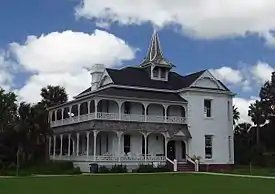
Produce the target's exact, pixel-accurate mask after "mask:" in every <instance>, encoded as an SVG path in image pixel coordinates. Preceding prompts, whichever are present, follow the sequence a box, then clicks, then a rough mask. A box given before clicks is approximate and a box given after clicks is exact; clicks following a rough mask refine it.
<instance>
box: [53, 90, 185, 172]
mask: <svg viewBox="0 0 275 194" xmlns="http://www.w3.org/2000/svg"><path fill="white" fill-rule="evenodd" d="M120 91H121V90H120ZM131 92H133V91H131ZM143 92H144V91H143ZM144 93H145V94H146V95H147V98H144V96H142V94H140V92H139V99H137V98H133V97H128V96H129V91H128V93H127V95H128V96H125V94H123V93H121V92H119V93H118V94H120V95H123V98H121V97H120V96H119V95H118V94H117V95H116V96H110V95H105V96H102V95H98V94H97V95H95V96H93V97H91V96H90V97H89V98H86V99H83V100H77V101H73V102H70V103H68V104H65V105H62V106H59V107H56V108H54V109H52V110H51V111H50V119H51V122H50V123H51V127H52V129H53V132H54V134H53V136H51V137H50V138H49V153H50V156H51V158H52V159H53V160H70V161H74V162H75V163H78V164H80V163H81V164H85V166H86V168H87V166H88V163H91V162H96V163H98V164H100V165H106V166H108V165H110V166H111V165H113V164H115V163H124V164H127V166H128V167H130V168H131V166H133V167H134V166H137V165H138V164H140V163H148V162H150V163H151V162H153V163H156V164H165V163H166V161H167V159H170V160H173V159H177V160H179V161H185V159H186V154H187V152H188V139H189V138H190V133H189V131H188V128H187V124H186V119H185V118H186V109H187V104H186V101H185V100H184V99H182V98H180V97H179V96H175V95H176V94H169V93H168V94H165V93H161V92H160V93H159V92H147V91H145V92H144ZM144 93H143V95H144ZM156 93H157V95H158V96H157V95H156ZM148 94H149V95H150V98H149V96H148ZM164 95H166V97H164ZM156 96H157V97H158V98H161V99H155V100H154V98H156ZM171 96H172V97H171ZM167 97H168V98H170V101H169V100H167ZM171 98H172V99H175V98H176V100H175V101H172V100H171ZM165 99H166V100H165Z"/></svg>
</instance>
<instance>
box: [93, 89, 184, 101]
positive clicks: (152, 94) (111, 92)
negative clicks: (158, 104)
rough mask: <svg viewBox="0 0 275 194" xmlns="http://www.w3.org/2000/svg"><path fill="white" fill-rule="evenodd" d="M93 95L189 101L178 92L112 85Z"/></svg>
mask: <svg viewBox="0 0 275 194" xmlns="http://www.w3.org/2000/svg"><path fill="white" fill-rule="evenodd" d="M93 95H103V96H117V97H129V98H141V99H142V98H143V99H150V100H164V101H175V102H187V101H186V100H185V99H184V98H182V97H180V96H179V95H178V94H176V93H171V92H158V91H149V90H137V89H126V88H115V87H110V88H106V89H103V90H99V91H97V92H95V93H93Z"/></svg>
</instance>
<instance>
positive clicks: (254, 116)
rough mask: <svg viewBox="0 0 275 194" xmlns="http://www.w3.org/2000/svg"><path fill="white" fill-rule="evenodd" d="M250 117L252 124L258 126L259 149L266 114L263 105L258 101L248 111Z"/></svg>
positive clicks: (257, 139)
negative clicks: (261, 128)
mask: <svg viewBox="0 0 275 194" xmlns="http://www.w3.org/2000/svg"><path fill="white" fill-rule="evenodd" d="M248 116H250V117H251V120H252V122H253V123H254V124H255V125H256V142H257V147H258V148H259V146H260V126H261V125H263V124H265V122H266V119H265V114H264V106H263V103H262V102H260V101H258V100H256V102H255V103H253V104H250V106H249V110H248Z"/></svg>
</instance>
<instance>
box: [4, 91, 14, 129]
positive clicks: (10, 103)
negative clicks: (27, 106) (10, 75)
mask: <svg viewBox="0 0 275 194" xmlns="http://www.w3.org/2000/svg"><path fill="white" fill-rule="evenodd" d="M16 101H17V96H16V95H15V94H14V93H13V92H7V93H6V92H5V90H3V89H2V88H0V115H1V116H0V132H4V130H8V129H9V128H12V127H13V124H14V121H15V120H16V117H17V105H16Z"/></svg>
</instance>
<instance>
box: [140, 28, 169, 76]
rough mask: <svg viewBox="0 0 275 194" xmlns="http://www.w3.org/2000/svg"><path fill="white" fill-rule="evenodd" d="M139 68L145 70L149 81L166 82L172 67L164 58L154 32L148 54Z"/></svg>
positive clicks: (157, 37)
mask: <svg viewBox="0 0 275 194" xmlns="http://www.w3.org/2000/svg"><path fill="white" fill-rule="evenodd" d="M140 66H141V67H143V68H145V69H146V70H147V72H148V73H149V74H150V77H151V79H153V80H161V81H168V78H169V72H170V70H171V69H172V68H173V67H174V65H172V64H171V63H170V62H169V61H168V60H167V59H166V58H165V57H164V55H163V53H162V50H161V46H160V41H159V36H158V33H157V31H156V30H155V31H154V33H153V35H152V38H151V42H150V45H149V49H148V53H147V55H146V57H145V58H144V60H143V61H142V63H141V65H140Z"/></svg>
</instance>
